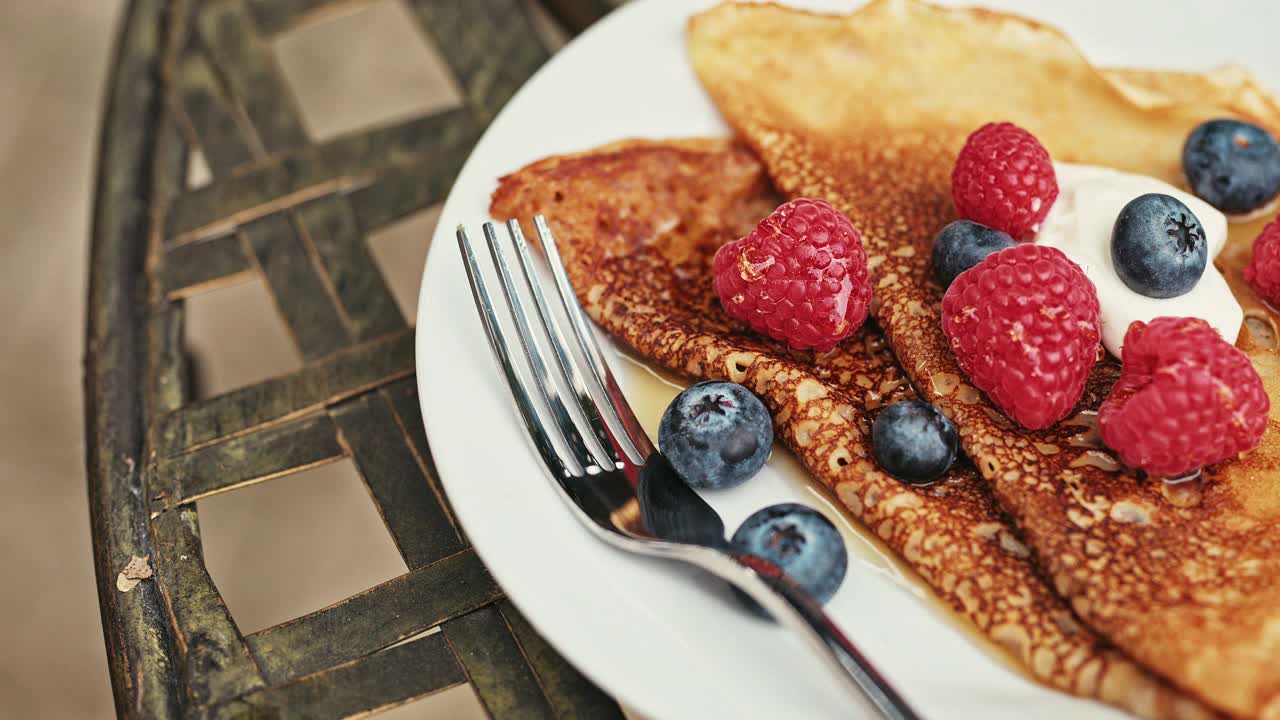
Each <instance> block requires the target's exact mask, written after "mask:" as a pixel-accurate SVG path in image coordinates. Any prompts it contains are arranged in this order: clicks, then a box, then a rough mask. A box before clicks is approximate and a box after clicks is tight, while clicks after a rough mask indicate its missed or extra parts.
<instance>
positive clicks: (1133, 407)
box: [1098, 317, 1271, 478]
mask: <svg viewBox="0 0 1280 720" xmlns="http://www.w3.org/2000/svg"><path fill="white" fill-rule="evenodd" d="M1121 355H1122V356H1123V357H1122V358H1121V359H1122V360H1123V363H1124V364H1123V366H1122V367H1121V369H1120V379H1119V380H1117V381H1116V384H1115V387H1113V388H1112V390H1111V396H1110V397H1108V398H1107V400H1106V402H1104V403H1102V408H1101V409H1100V410H1099V411H1098V429H1099V430H1100V431H1101V432H1102V441H1103V442H1104V443H1106V444H1107V446H1108V447H1110V448H1111V449H1112V450H1115V451H1116V452H1117V453H1119V454H1120V459H1121V460H1123V461H1124V463H1125V464H1126V465H1129V466H1130V467H1136V468H1142V469H1143V470H1146V471H1147V472H1148V473H1151V474H1152V475H1159V476H1163V477H1166V478H1176V477H1181V476H1185V475H1187V474H1188V473H1191V472H1195V471H1196V470H1199V469H1200V468H1202V467H1204V466H1205V465H1210V464H1212V463H1215V462H1218V461H1219V460H1225V459H1227V458H1229V457H1231V456H1233V455H1236V454H1237V453H1242V452H1245V451H1246V450H1251V449H1253V448H1254V447H1256V446H1257V444H1258V441H1259V440H1261V439H1262V432H1263V431H1264V430H1266V428H1267V412H1268V411H1269V410H1270V408H1271V400H1270V398H1268V397H1267V391H1266V389H1265V388H1263V386H1262V379H1261V378H1260V377H1258V372H1257V370H1255V369H1254V368H1253V363H1252V362H1250V361H1249V357H1248V356H1247V355H1245V354H1244V353H1242V352H1240V351H1239V350H1237V349H1236V348H1235V347H1233V346H1232V345H1231V343H1229V342H1227V341H1226V340H1223V339H1222V336H1220V335H1218V333H1217V331H1215V330H1214V329H1213V328H1212V327H1211V326H1210V325H1209V323H1207V322H1205V321H1204V320H1201V319H1199V318H1175V317H1161V318H1156V319H1155V320H1152V321H1151V322H1150V323H1143V322H1141V321H1138V322H1134V323H1133V324H1132V325H1130V326H1129V330H1128V332H1126V333H1125V336H1124V349H1123V350H1122V351H1121Z"/></svg>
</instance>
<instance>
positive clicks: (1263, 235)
mask: <svg viewBox="0 0 1280 720" xmlns="http://www.w3.org/2000/svg"><path fill="white" fill-rule="evenodd" d="M1244 279H1245V280H1248V281H1249V284H1250V285H1252V286H1253V289H1254V290H1256V291H1258V295H1260V296H1261V297H1262V299H1263V300H1266V301H1267V302H1269V303H1271V304H1272V305H1273V306H1275V307H1280V219H1276V220H1272V221H1271V222H1269V223H1267V226H1266V227H1264V228H1262V232H1260V233H1258V237H1256V238H1254V240H1253V257H1251V258H1249V265H1248V266H1247V267H1246V268H1245V269H1244Z"/></svg>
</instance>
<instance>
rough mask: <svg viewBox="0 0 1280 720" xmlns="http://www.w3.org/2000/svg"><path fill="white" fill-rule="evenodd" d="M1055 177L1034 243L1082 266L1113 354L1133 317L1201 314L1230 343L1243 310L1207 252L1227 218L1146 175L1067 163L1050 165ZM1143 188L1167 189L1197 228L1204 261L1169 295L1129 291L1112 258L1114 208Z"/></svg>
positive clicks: (1221, 238)
mask: <svg viewBox="0 0 1280 720" xmlns="http://www.w3.org/2000/svg"><path fill="white" fill-rule="evenodd" d="M1053 168H1054V172H1055V173H1056V174H1057V176H1058V199H1057V200H1056V201H1055V202H1054V203H1053V207H1052V208H1050V209H1049V215H1048V216H1047V217H1046V218H1045V219H1044V222H1043V223H1041V225H1040V230H1039V232H1037V233H1036V236H1035V241H1036V242H1037V243H1040V244H1042V245H1048V246H1050V247H1055V248H1058V249H1059V250H1061V251H1062V252H1063V253H1064V254H1065V255H1066V256H1067V257H1069V258H1071V259H1072V260H1073V261H1075V263H1076V264H1077V265H1079V266H1080V267H1081V268H1082V269H1083V270H1084V274H1085V275H1087V276H1088V278H1089V279H1090V280H1092V281H1093V284H1094V287H1096V288H1097V289H1098V304H1099V305H1100V306H1101V307H1102V344H1103V345H1104V346H1105V347H1106V348H1107V352H1109V353H1111V354H1112V355H1114V356H1116V357H1117V358H1118V357H1120V347H1121V345H1122V344H1123V342H1124V334H1125V332H1126V331H1127V330H1128V329H1129V324H1130V323H1132V322H1133V321H1134V320H1141V321H1143V322H1150V321H1151V320H1153V319H1155V318H1158V317H1164V316H1172V317H1198V318H1202V319H1204V320H1205V321H1206V322H1208V323H1209V325H1211V326H1212V327H1213V329H1214V330H1217V331H1218V333H1219V334H1220V335H1222V337H1223V338H1224V339H1226V341H1227V342H1229V343H1233V344H1234V343H1235V341H1236V335H1237V334H1239V332H1240V325H1241V324H1242V323H1243V322H1244V311H1243V310H1241V309H1240V304H1239V303H1237V302H1236V299H1235V297H1234V296H1233V295H1232V294H1231V288H1230V287H1228V286H1227V281H1226V279H1225V278H1223V277H1222V273H1220V272H1218V269H1217V268H1216V267H1214V265H1213V258H1215V257H1217V255H1218V253H1219V252H1221V251H1222V248H1223V247H1224V246H1225V245H1226V244H1227V217H1226V216H1225V215H1223V214H1222V213H1221V212H1219V211H1218V210H1217V209H1216V208H1214V207H1213V206H1212V205H1210V204H1209V203H1207V202H1205V201H1203V200H1201V199H1200V198H1198V197H1196V196H1195V195H1192V194H1190V193H1188V192H1185V191H1183V190H1179V189H1178V188H1176V187H1174V186H1172V185H1170V184H1168V183H1166V182H1163V181H1161V180H1157V179H1155V178H1152V177H1147V176H1145V175H1133V174H1131V173H1124V172H1120V171H1118V170H1112V169H1110V168H1103V167H1095V166H1091V165H1073V164H1070V163H1057V162H1055V163H1054V164H1053ZM1146 193H1163V194H1165V195H1171V196H1173V197H1175V198H1177V199H1178V200H1181V201H1182V203H1183V204H1185V205H1186V206H1187V207H1189V208H1191V212H1193V213H1195V215H1196V217H1197V218H1198V219H1199V220H1200V224H1201V225H1202V226H1203V227H1204V232H1205V238H1206V239H1207V240H1208V245H1209V264H1208V266H1207V267H1205V270H1204V275H1202V276H1201V277H1200V281H1199V282H1197V283H1196V285H1195V287H1193V288H1192V289H1191V290H1190V291H1189V292H1187V293H1185V294H1183V295H1179V296H1178V297H1172V298H1153V297H1147V296H1146V295H1143V294H1141V293H1137V292H1134V291H1133V290H1130V289H1129V286H1128V285H1125V284H1124V281H1123V280H1121V279H1120V276H1119V275H1117V274H1116V269H1115V266H1114V264H1113V263H1112V262H1111V229H1112V227H1113V226H1114V225H1115V222H1116V217H1117V216H1118V215H1119V214H1120V210H1122V209H1123V208H1124V206H1125V205H1127V204H1128V203H1129V201H1130V200H1132V199H1134V198H1136V197H1138V196H1139V195H1144V194H1146Z"/></svg>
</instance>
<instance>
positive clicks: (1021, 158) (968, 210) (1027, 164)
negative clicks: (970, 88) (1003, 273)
mask: <svg viewBox="0 0 1280 720" xmlns="http://www.w3.org/2000/svg"><path fill="white" fill-rule="evenodd" d="M1057 199H1058V177H1057V175H1055V174H1054V172H1053V162H1052V161H1051V160H1050V159H1049V151H1048V150H1045V149H1044V146H1043V145H1041V144H1040V141H1039V140H1036V136H1035V135H1032V134H1031V133H1029V132H1027V131H1026V130H1023V129H1022V128H1020V127H1018V126H1017V125H1014V124H1013V123H1007V122H1004V123H987V124H986V125H983V126H982V127H980V128H978V129H977V130H976V131H975V132H974V133H973V134H972V135H970V136H969V139H968V140H966V141H965V143H964V147H963V148H962V149H961V150H960V156H959V157H957V158H956V166H955V169H954V170H952V171H951V201H952V202H953V203H955V206H956V212H958V213H960V217H962V218H964V219H965V220H972V221H974V222H976V223H980V224H982V225H986V226H987V227H989V228H995V229H996V230H999V231H1001V232H1004V233H1007V234H1008V235H1009V236H1010V237H1012V238H1013V239H1014V240H1025V239H1026V238H1027V237H1029V236H1030V235H1031V234H1032V233H1034V232H1035V231H1036V230H1039V229H1040V223H1042V222H1044V218H1045V216H1046V215H1048V214H1049V208H1050V207H1053V201H1054V200H1057Z"/></svg>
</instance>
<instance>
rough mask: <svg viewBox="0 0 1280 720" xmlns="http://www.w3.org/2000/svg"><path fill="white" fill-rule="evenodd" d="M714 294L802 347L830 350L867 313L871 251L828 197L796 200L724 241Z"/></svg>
mask: <svg viewBox="0 0 1280 720" xmlns="http://www.w3.org/2000/svg"><path fill="white" fill-rule="evenodd" d="M713 270H714V273H715V288H716V294H717V295H719V296H720V304H721V305H723V306H724V309H725V312H727V313H728V314H729V317H732V318H733V319H735V320H737V321H739V322H742V323H745V324H746V325H747V326H749V327H750V328H751V329H752V330H755V331H756V332H758V333H761V334H763V335H768V336H769V337H771V338H774V339H776V340H782V341H783V342H786V343H787V344H788V345H790V346H791V347H792V348H795V349H797V350H805V349H808V348H813V349H814V350H817V351H819V352H826V351H828V350H830V349H831V348H833V347H835V344H836V343H838V342H840V341H841V340H843V339H844V338H846V337H848V336H849V335H851V334H852V333H853V331H854V330H857V329H858V327H859V326H860V325H862V321H863V320H866V319H867V307H868V305H870V303H871V283H870V281H868V279H867V254H866V252H865V251H863V249H862V238H861V236H859V235H858V231H857V230H856V229H854V227H853V223H851V222H849V218H847V217H845V216H844V215H843V214H841V213H840V212H839V211H837V210H836V209H835V208H833V207H831V205H830V204H829V203H827V202H826V201H824V200H805V199H803V198H801V199H797V200H792V201H791V202H788V203H786V204H784V205H782V206H780V207H779V208H778V209H777V210H774V211H773V213H772V214H770V215H769V216H768V217H766V218H765V219H763V220H761V221H760V223H759V224H758V225H756V228H755V230H752V231H751V233H750V234H749V235H747V236H746V237H744V238H741V239H739V240H735V241H734V242H731V243H728V244H726V245H724V246H722V247H721V248H720V249H719V250H718V251H717V252H716V256H715V261H714V263H713Z"/></svg>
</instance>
